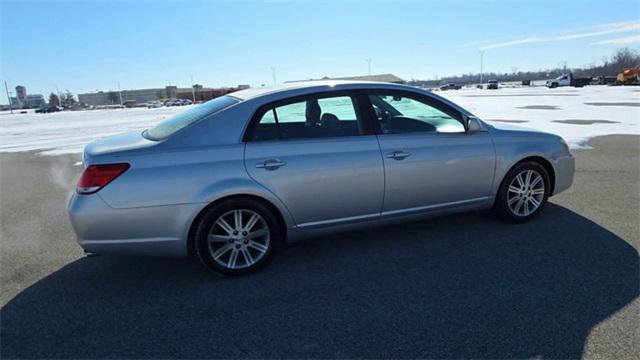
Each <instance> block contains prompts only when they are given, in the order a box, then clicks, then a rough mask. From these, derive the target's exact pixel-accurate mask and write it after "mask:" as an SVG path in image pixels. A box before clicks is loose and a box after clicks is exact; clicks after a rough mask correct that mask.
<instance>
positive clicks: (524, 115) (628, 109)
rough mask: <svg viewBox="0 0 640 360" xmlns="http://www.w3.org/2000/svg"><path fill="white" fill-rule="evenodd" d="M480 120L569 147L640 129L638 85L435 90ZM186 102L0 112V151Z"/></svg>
mask: <svg viewBox="0 0 640 360" xmlns="http://www.w3.org/2000/svg"><path fill="white" fill-rule="evenodd" d="M438 94H439V95H442V96H444V97H446V98H448V99H450V100H452V101H454V102H456V103H458V104H460V105H461V106H463V107H465V108H467V109H468V110H470V111H471V112H473V113H474V114H476V115H477V116H479V117H481V118H482V119H484V120H487V121H489V122H490V123H491V122H492V121H499V122H501V123H504V122H507V123H512V124H513V125H519V126H524V127H529V128H534V129H539V130H544V131H549V132H553V133H556V134H558V135H561V136H562V137H564V138H565V139H566V140H567V141H568V142H569V144H570V145H571V147H573V148H578V147H582V146H584V142H585V141H586V140H587V139H589V138H591V137H594V136H599V135H610V134H634V135H640V88H638V87H610V86H588V87H585V88H581V89H578V88H558V89H547V88H544V87H534V88H503V89H499V90H480V89H463V90H459V91H444V92H438ZM188 108H189V107H185V106H182V107H170V108H166V107H163V108H157V109H146V108H134V109H113V110H88V111H65V112H59V113H52V114H35V113H33V112H29V113H27V114H18V113H15V112H14V114H9V112H1V113H0V152H17V151H32V150H35V151H39V153H40V154H42V155H57V154H64V153H79V152H81V151H82V148H83V147H84V146H85V145H86V144H87V143H89V142H90V141H92V140H94V139H97V138H101V137H104V136H109V135H113V134H117V133H121V132H126V131H131V130H140V131H142V130H143V129H146V128H148V127H150V126H153V125H154V124H156V123H157V122H159V121H161V120H162V119H165V118H167V117H169V116H171V115H173V114H175V113H177V112H180V111H184V110H186V109H188Z"/></svg>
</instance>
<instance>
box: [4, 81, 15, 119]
mask: <svg viewBox="0 0 640 360" xmlns="http://www.w3.org/2000/svg"><path fill="white" fill-rule="evenodd" d="M4 90H5V91H6V92H7V100H9V110H10V111H11V113H12V114H13V105H11V95H9V88H8V87H7V80H5V81H4Z"/></svg>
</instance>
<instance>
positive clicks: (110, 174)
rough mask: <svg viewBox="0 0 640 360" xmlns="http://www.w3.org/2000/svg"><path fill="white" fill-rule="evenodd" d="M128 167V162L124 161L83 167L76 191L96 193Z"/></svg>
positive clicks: (79, 192)
mask: <svg viewBox="0 0 640 360" xmlns="http://www.w3.org/2000/svg"><path fill="white" fill-rule="evenodd" d="M128 168H129V164H126V163H122V164H101V165H90V166H89V167H87V168H86V169H84V172H83V173H82V176H80V180H78V186H77V187H76V191H77V192H78V194H84V195H86V194H93V193H96V192H98V190H100V189H102V188H103V187H105V186H107V184H109V183H110V182H112V181H113V180H115V178H117V177H118V176H120V175H122V173H123V172H125V171H127V169H128Z"/></svg>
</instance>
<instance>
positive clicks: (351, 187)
mask: <svg viewBox="0 0 640 360" xmlns="http://www.w3.org/2000/svg"><path fill="white" fill-rule="evenodd" d="M358 98H360V99H364V101H365V102H366V98H364V97H363V96H360V97H358V96H356V95H355V94H353V93H344V92H341V93H331V94H315V95H309V96H303V97H297V98H294V99H288V100H284V101H279V102H277V103H274V104H270V105H266V106H263V107H261V108H260V109H259V110H258V111H257V113H256V116H255V117H254V120H253V121H252V124H253V126H250V127H249V129H248V134H246V135H245V140H246V141H247V142H246V148H245V165H246V168H247V171H248V172H249V175H250V176H251V177H252V178H253V179H254V180H255V181H257V182H258V183H260V184H261V185H262V186H264V187H265V188H267V189H268V190H269V191H271V192H272V193H273V194H275V195H276V196H277V197H278V198H280V200H281V201H282V202H283V203H284V204H285V205H286V206H287V208H288V209H289V211H290V212H291V214H292V216H293V218H294V220H295V222H296V224H297V226H299V227H301V228H305V227H316V226H325V225H334V224H336V225H337V224H341V223H344V222H350V221H357V220H363V219H367V218H375V217H378V216H379V215H380V211H381V207H382V197H383V195H384V173H383V164H382V159H381V156H380V150H379V147H378V142H377V138H376V135H375V134H374V133H373V131H372V130H365V129H366V124H365V123H364V122H363V118H362V116H361V115H360V114H361V111H359V106H358Z"/></svg>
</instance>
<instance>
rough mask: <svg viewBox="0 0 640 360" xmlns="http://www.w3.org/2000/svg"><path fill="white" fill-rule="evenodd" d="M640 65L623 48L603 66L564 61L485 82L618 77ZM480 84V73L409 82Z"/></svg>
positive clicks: (497, 75)
mask: <svg viewBox="0 0 640 360" xmlns="http://www.w3.org/2000/svg"><path fill="white" fill-rule="evenodd" d="M638 65H640V54H639V53H638V52H637V51H635V50H632V49H630V48H621V49H618V50H616V52H615V53H614V54H613V56H612V57H611V58H606V57H605V58H604V59H603V62H602V64H600V65H595V64H592V65H591V66H588V67H585V68H568V67H567V62H566V61H563V62H561V63H560V65H559V66H558V67H556V68H553V69H546V70H538V71H517V68H515V67H514V68H512V69H511V70H512V71H511V72H505V73H495V72H490V73H484V74H483V79H484V82H486V81H487V80H498V81H500V82H505V81H522V80H542V79H553V78H556V77H558V76H560V75H562V74H566V73H568V72H572V73H573V74H574V75H575V76H577V77H591V78H593V77H599V76H616V75H617V74H618V73H620V72H622V70H624V69H627V68H633V67H636V66H638ZM479 82H480V74H479V73H469V74H464V75H457V76H447V77H442V78H440V79H437V80H420V79H411V80H410V81H408V83H409V84H410V85H416V86H438V85H442V84H447V83H456V84H475V83H479Z"/></svg>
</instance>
